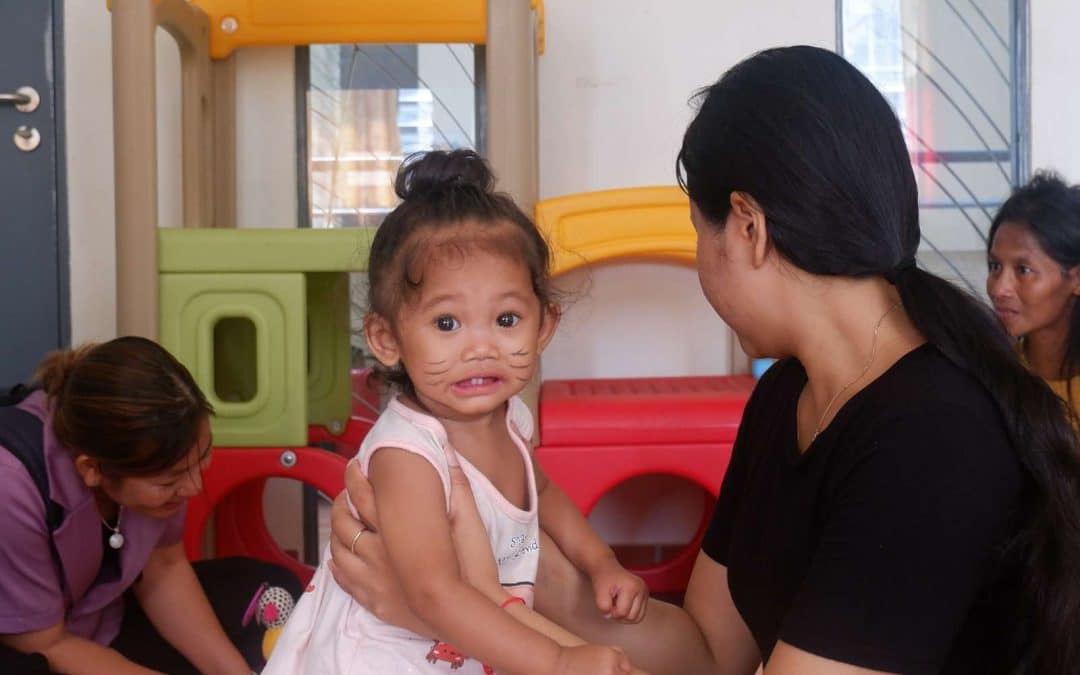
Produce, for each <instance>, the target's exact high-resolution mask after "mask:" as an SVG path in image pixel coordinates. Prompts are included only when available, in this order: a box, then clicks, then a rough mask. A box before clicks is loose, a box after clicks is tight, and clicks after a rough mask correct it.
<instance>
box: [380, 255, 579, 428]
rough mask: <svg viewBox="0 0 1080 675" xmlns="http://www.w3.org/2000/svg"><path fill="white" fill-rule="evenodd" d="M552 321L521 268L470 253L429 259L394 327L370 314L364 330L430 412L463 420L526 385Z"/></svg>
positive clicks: (554, 316)
mask: <svg viewBox="0 0 1080 675" xmlns="http://www.w3.org/2000/svg"><path fill="white" fill-rule="evenodd" d="M557 323H558V313H557V310H556V309H555V308H553V307H541V305H540V300H539V298H537V297H536V293H535V292H534V291H533V287H532V280H531V278H530V274H529V270H528V268H527V266H526V265H525V264H523V263H521V262H518V261H515V260H511V259H510V258H509V257H507V256H505V255H498V254H494V253H489V252H486V251H484V250H482V249H480V248H477V247H471V248H469V249H468V250H465V251H463V252H462V253H461V255H452V256H447V255H439V254H436V255H434V256H431V258H430V260H429V262H428V263H427V265H426V267H425V269H424V272H423V285H422V286H421V288H420V291H419V293H417V294H416V296H415V297H413V298H411V299H410V301H409V302H408V303H406V304H405V305H403V306H402V307H401V308H400V309H399V310H398V312H397V316H396V317H395V320H394V321H393V325H390V324H389V323H388V322H387V321H386V320H385V319H384V318H383V317H381V316H378V315H372V316H371V317H369V320H368V322H367V324H366V326H365V332H366V335H367V339H368V345H369V346H370V347H371V349H372V351H373V353H374V354H375V356H376V358H378V359H379V361H380V362H382V363H383V364H384V365H386V366H390V367H392V366H394V365H396V364H397V363H398V362H399V361H400V362H401V364H402V365H403V366H404V368H405V371H406V373H408V375H409V379H410V380H412V383H413V386H414V387H415V389H416V396H417V398H418V399H419V403H421V404H422V405H423V406H424V407H425V408H427V410H428V411H429V412H431V413H432V414H433V415H435V416H436V417H440V418H443V419H454V420H468V419H475V418H477V417H480V416H483V415H487V414H490V413H492V412H493V411H496V410H500V409H501V406H502V405H503V404H504V403H505V402H506V401H507V400H508V399H509V398H510V397H511V396H513V395H514V394H517V393H518V392H520V391H521V390H522V388H524V387H525V385H526V384H527V383H528V382H529V380H530V379H532V377H533V375H534V374H535V373H536V368H537V363H538V359H539V356H540V352H541V351H543V349H544V348H545V347H546V346H547V344H548V341H550V339H551V336H552V334H553V333H554V331H555V326H556V324H557Z"/></svg>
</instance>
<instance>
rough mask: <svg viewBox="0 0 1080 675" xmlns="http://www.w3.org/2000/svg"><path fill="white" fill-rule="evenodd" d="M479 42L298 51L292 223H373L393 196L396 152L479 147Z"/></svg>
mask: <svg viewBox="0 0 1080 675" xmlns="http://www.w3.org/2000/svg"><path fill="white" fill-rule="evenodd" d="M481 50H482V48H479V47H475V46H473V45H460V44H422V45H400V44H394V45H388V44H384V45H374V44H357V45H313V46H311V47H309V48H306V49H301V50H299V51H298V54H299V57H298V60H297V61H298V63H297V70H298V80H299V81H300V84H301V86H300V87H298V90H299V91H300V98H301V101H300V106H302V112H301V119H302V121H303V123H306V134H305V136H306V156H304V153H301V155H302V156H301V159H300V161H301V176H306V181H303V180H302V187H301V195H300V197H301V199H300V203H301V212H302V213H301V225H307V226H310V227H377V226H378V225H379V223H381V222H382V219H383V217H385V215H386V213H387V212H389V211H390V210H391V209H393V208H394V206H395V205H396V204H397V198H396V196H395V195H394V189H393V181H394V175H395V174H396V173H397V169H398V166H399V165H400V164H401V161H402V159H404V158H405V157H407V156H408V155H409V154H411V153H414V152H418V151H422V150H432V149H450V148H463V147H467V148H476V149H480V150H482V145H483V142H482V141H483V138H482V134H481V133H480V129H481V127H482V125H481V124H479V120H480V115H479V114H478V111H479V110H482V101H480V99H479V96H480V93H479V92H480V91H482V89H480V88H478V87H477V84H476V83H477V75H478V73H481V72H482V65H481V64H482V63H483V59H482V53H481ZM478 57H479V58H478Z"/></svg>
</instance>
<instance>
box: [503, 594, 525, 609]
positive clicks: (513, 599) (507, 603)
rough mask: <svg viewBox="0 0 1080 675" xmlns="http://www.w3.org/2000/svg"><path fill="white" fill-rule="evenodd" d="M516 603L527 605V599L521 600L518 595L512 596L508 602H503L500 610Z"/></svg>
mask: <svg viewBox="0 0 1080 675" xmlns="http://www.w3.org/2000/svg"><path fill="white" fill-rule="evenodd" d="M515 602H520V603H521V604H523V605H524V604H525V598H519V597H518V596H516V595H511V596H510V597H509V598H507V599H506V600H503V603H502V604H501V605H499V609H506V608H507V607H509V606H510V605H512V604H514V603H515Z"/></svg>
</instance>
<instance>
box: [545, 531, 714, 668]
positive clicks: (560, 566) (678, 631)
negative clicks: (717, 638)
mask: <svg viewBox="0 0 1080 675" xmlns="http://www.w3.org/2000/svg"><path fill="white" fill-rule="evenodd" d="M536 610H537V611H538V612H540V613H541V614H543V615H544V616H545V617H547V618H548V619H551V620H552V621H553V622H555V623H556V624H558V625H560V626H563V627H564V628H566V629H567V630H568V631H570V632H571V633H574V634H576V635H577V636H580V637H581V638H582V639H584V640H587V641H588V642H591V643H594V644H608V645H618V646H619V647H621V648H622V649H623V651H625V652H626V654H627V656H629V657H630V661H631V662H633V664H634V665H635V666H638V667H640V668H643V669H645V670H647V671H649V672H650V673H653V674H654V675H666V674H670V675H676V674H678V675H688V674H691V675H712V674H714V673H718V672H719V671H718V669H717V666H716V662H715V660H714V659H713V655H712V652H711V651H710V650H709V647H708V645H707V644H706V642H705V638H704V637H703V636H702V634H701V631H700V629H699V628H698V626H697V624H696V623H695V622H694V620H693V618H692V617H691V616H690V615H689V614H687V613H686V612H685V611H683V610H682V609H681V608H679V607H676V606H674V605H671V604H668V603H666V602H660V601H658V600H649V609H648V611H647V612H646V614H645V619H644V620H643V621H642V622H641V623H637V624H626V623H620V622H617V621H610V620H608V619H605V618H604V617H603V616H601V614H600V612H599V610H597V609H596V603H595V601H594V599H593V592H592V587H591V585H590V583H589V581H588V579H587V578H585V576H584V575H583V574H582V573H581V572H580V571H578V570H577V569H576V568H575V567H574V566H573V565H572V564H571V563H570V561H569V560H567V558H566V556H565V555H563V554H562V551H561V550H559V548H558V546H557V545H556V544H555V542H554V541H553V540H552V539H551V538H550V537H548V536H547V535H546V534H545V533H543V532H541V543H540V572H539V577H538V578H537V583H536Z"/></svg>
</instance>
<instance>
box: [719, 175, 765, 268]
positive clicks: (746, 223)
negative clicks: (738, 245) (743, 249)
mask: <svg viewBox="0 0 1080 675" xmlns="http://www.w3.org/2000/svg"><path fill="white" fill-rule="evenodd" d="M728 221H729V224H735V225H736V226H737V227H738V228H739V230H738V232H737V233H736V235H737V236H739V237H740V238H742V239H744V240H745V241H746V242H747V243H748V244H750V246H751V262H752V263H753V265H754V267H761V266H762V265H764V264H765V260H766V259H767V258H768V254H769V231H768V228H767V226H766V224H765V211H763V210H762V208H761V206H759V205H758V203H757V202H756V201H755V200H754V198H753V197H751V196H750V195H748V194H746V193H745V192H732V193H731V214H730V215H729V216H728Z"/></svg>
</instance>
